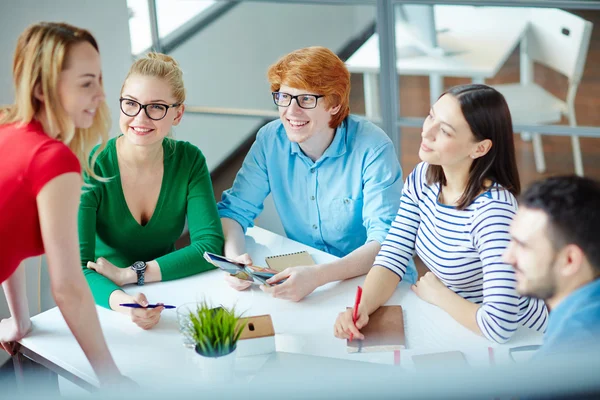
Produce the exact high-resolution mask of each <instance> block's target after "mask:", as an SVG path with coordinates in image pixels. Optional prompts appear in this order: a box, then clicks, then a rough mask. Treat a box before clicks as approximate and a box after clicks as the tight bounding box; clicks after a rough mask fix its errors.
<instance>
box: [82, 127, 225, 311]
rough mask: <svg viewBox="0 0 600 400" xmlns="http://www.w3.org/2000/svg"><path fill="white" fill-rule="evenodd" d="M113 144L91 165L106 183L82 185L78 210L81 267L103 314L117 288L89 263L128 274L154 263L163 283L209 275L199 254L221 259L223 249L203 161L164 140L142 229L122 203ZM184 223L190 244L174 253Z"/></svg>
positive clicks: (190, 148) (186, 146)
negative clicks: (154, 197) (154, 194)
mask: <svg viewBox="0 0 600 400" xmlns="http://www.w3.org/2000/svg"><path fill="white" fill-rule="evenodd" d="M116 140H117V138H113V139H111V140H109V142H108V144H107V146H106V148H105V149H104V150H103V151H102V152H101V153H100V154H99V155H98V158H97V159H96V163H95V165H94V171H95V172H96V174H98V175H99V176H101V177H105V178H111V179H110V180H109V181H108V182H105V183H104V182H98V181H95V180H94V181H92V180H90V179H86V182H87V183H91V184H92V185H93V186H92V187H91V188H84V192H83V194H82V196H81V204H80V207H79V242H80V250H81V265H82V268H83V272H84V274H85V277H86V279H87V281H88V283H89V285H90V288H91V290H92V293H93V295H94V298H95V300H96V303H97V304H98V305H101V306H103V307H106V308H110V305H109V298H110V295H111V293H112V292H113V291H115V290H118V289H120V288H119V286H117V285H116V284H115V283H114V282H112V281H111V280H110V279H108V278H106V277H104V276H102V275H100V274H99V273H97V272H95V271H93V270H91V269H87V267H86V266H87V262H88V261H96V260H97V259H98V258H99V257H104V258H106V259H107V260H108V261H110V262H111V263H113V264H114V265H116V266H117V267H120V268H128V267H129V266H130V265H131V264H133V263H134V262H135V261H145V262H148V261H152V260H156V261H157V262H158V264H159V266H160V270H161V274H162V280H163V281H168V280H173V279H178V278H183V277H186V276H190V275H194V274H197V273H199V272H204V271H207V270H209V269H212V268H213V266H212V265H211V264H209V263H208V262H206V260H205V259H204V257H203V254H204V252H205V251H209V252H211V253H217V254H222V251H223V243H224V239H223V231H222V228H221V221H220V220H219V215H218V214H217V206H216V203H215V200H214V194H213V188H212V183H211V180H210V175H209V173H208V168H207V166H206V160H205V158H204V155H203V154H202V152H201V151H200V150H199V149H198V148H197V147H196V146H194V145H192V144H190V143H188V142H183V141H177V140H173V139H169V138H166V139H164V141H163V151H164V174H163V179H162V186H161V188H160V194H159V196H158V202H157V203H156V209H155V210H154V214H153V215H152V217H151V218H150V220H149V221H148V223H147V224H146V225H144V226H141V225H140V224H139V223H138V222H137V221H136V220H135V218H134V217H133V215H131V212H130V211H129V207H128V206H127V203H126V201H125V196H124V194H123V188H122V186H121V178H120V174H119V164H118V162H117V147H116ZM140 190H143V188H140ZM186 217H187V221H188V227H189V232H190V239H191V244H190V245H189V246H187V247H184V248H182V249H179V250H175V241H176V240H177V239H178V238H179V237H180V236H181V233H182V231H183V228H184V225H185V220H186ZM157 300H160V299H157Z"/></svg>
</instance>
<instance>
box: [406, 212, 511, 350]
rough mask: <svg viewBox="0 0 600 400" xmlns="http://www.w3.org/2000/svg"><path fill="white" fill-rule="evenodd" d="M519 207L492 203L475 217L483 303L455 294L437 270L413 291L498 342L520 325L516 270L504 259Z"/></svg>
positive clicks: (507, 337) (471, 328)
mask: <svg viewBox="0 0 600 400" xmlns="http://www.w3.org/2000/svg"><path fill="white" fill-rule="evenodd" d="M515 211H516V209H511V208H510V207H507V206H503V205H501V204H497V205H492V206H489V207H486V208H485V209H483V211H482V212H481V213H480V214H479V215H477V216H476V217H475V218H474V219H473V223H472V226H473V228H472V231H471V236H472V238H473V243H474V245H475V248H476V249H477V251H478V253H479V254H480V258H481V262H482V269H483V303H482V304H475V303H472V302H470V301H469V300H466V299H464V298H463V297H462V296H460V295H458V294H456V293H454V292H453V291H452V290H450V289H449V288H448V287H446V285H444V284H443V283H442V282H441V281H440V280H439V279H438V278H437V277H436V276H435V275H434V274H433V273H431V272H428V273H427V274H425V276H423V277H422V278H421V279H420V280H419V282H417V284H416V287H415V286H413V290H414V291H415V293H417V295H418V296H419V297H420V298H421V299H423V300H425V301H427V302H428V303H431V304H433V305H436V306H438V307H440V308H441V309H443V310H444V311H446V312H447V313H448V314H450V316H451V317H452V318H454V319H455V320H456V321H457V322H458V323H460V324H461V325H463V326H464V327H466V328H468V329H469V330H471V331H472V332H474V333H476V334H478V335H482V336H485V337H486V338H487V339H488V340H491V341H494V342H496V343H505V342H507V341H508V340H509V339H510V338H511V337H512V335H513V334H514V332H515V331H516V329H517V326H518V311H519V296H518V295H517V291H516V283H515V278H514V271H513V269H512V268H511V267H510V266H509V265H508V264H505V263H504V262H503V261H502V253H503V252H504V250H505V249H506V246H507V245H508V243H509V241H510V235H509V232H508V224H507V221H509V222H510V220H511V219H512V217H513V216H514V212H515Z"/></svg>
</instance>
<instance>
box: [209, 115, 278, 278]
mask: <svg viewBox="0 0 600 400" xmlns="http://www.w3.org/2000/svg"><path fill="white" fill-rule="evenodd" d="M266 129H267V128H266V127H264V128H262V129H261V130H260V131H259V132H258V134H257V135H256V141H255V142H254V144H252V147H251V148H250V151H249V152H248V155H247V156H246V158H245V159H244V163H243V164H242V168H241V169H240V171H239V172H238V174H237V175H236V177H235V181H234V182H233V186H232V187H231V189H228V190H226V191H224V192H223V195H222V200H221V201H220V202H219V204H218V205H217V208H218V211H219V216H220V217H221V225H222V227H223V235H224V237H225V245H224V247H223V255H224V256H225V257H227V258H231V259H234V260H236V261H240V262H242V263H244V264H247V265H252V258H250V256H249V255H248V254H247V253H246V238H245V236H244V234H245V232H246V229H247V228H248V227H251V226H254V220H255V219H256V217H257V216H258V215H259V214H260V213H261V212H262V210H263V203H264V201H265V199H266V198H267V196H268V195H269V193H270V192H271V186H270V182H269V175H268V173H267V160H266V157H265V149H264V146H265V144H264V135H266V134H267V131H266ZM225 280H226V281H227V283H228V284H229V285H230V286H231V287H233V288H234V289H237V290H244V289H247V288H248V287H250V286H251V285H252V282H249V281H245V280H241V279H238V278H236V277H235V276H232V275H229V274H225Z"/></svg>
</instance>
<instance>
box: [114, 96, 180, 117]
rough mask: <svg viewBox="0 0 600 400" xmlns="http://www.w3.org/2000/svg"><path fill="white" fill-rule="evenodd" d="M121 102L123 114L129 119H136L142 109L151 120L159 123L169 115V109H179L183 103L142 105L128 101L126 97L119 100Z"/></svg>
mask: <svg viewBox="0 0 600 400" xmlns="http://www.w3.org/2000/svg"><path fill="white" fill-rule="evenodd" d="M119 102H120V103H121V111H123V114H125V115H127V116H128V117H135V116H136V115H138V114H139V113H140V111H142V109H144V112H145V113H146V115H147V116H148V118H150V119H151V120H154V121H159V120H161V119H163V118H164V117H165V116H166V115H167V111H169V108H171V107H179V106H180V105H181V103H175V104H161V103H148V104H142V103H140V102H139V101H135V100H132V99H128V98H125V97H121V98H120V99H119Z"/></svg>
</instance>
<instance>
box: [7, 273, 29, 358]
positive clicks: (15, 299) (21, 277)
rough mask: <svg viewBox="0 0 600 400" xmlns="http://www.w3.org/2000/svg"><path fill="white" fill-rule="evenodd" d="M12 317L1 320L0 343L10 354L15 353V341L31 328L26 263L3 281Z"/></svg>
mask: <svg viewBox="0 0 600 400" xmlns="http://www.w3.org/2000/svg"><path fill="white" fill-rule="evenodd" d="M2 288H3V289H4V295H5V296H6V302H7V303H8V309H9V310H10V315H11V316H10V318H6V319H3V320H2V321H0V345H1V346H2V348H4V350H6V352H7V353H8V354H10V355H11V356H12V355H14V342H17V341H19V340H21V339H22V338H23V337H25V336H26V335H27V334H28V333H29V331H30V330H31V319H30V318H29V304H28V302H27V287H26V286H25V263H21V265H19V268H17V270H16V271H15V272H14V273H13V274H12V275H11V276H10V277H9V278H8V279H7V280H5V281H4V282H2Z"/></svg>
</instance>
